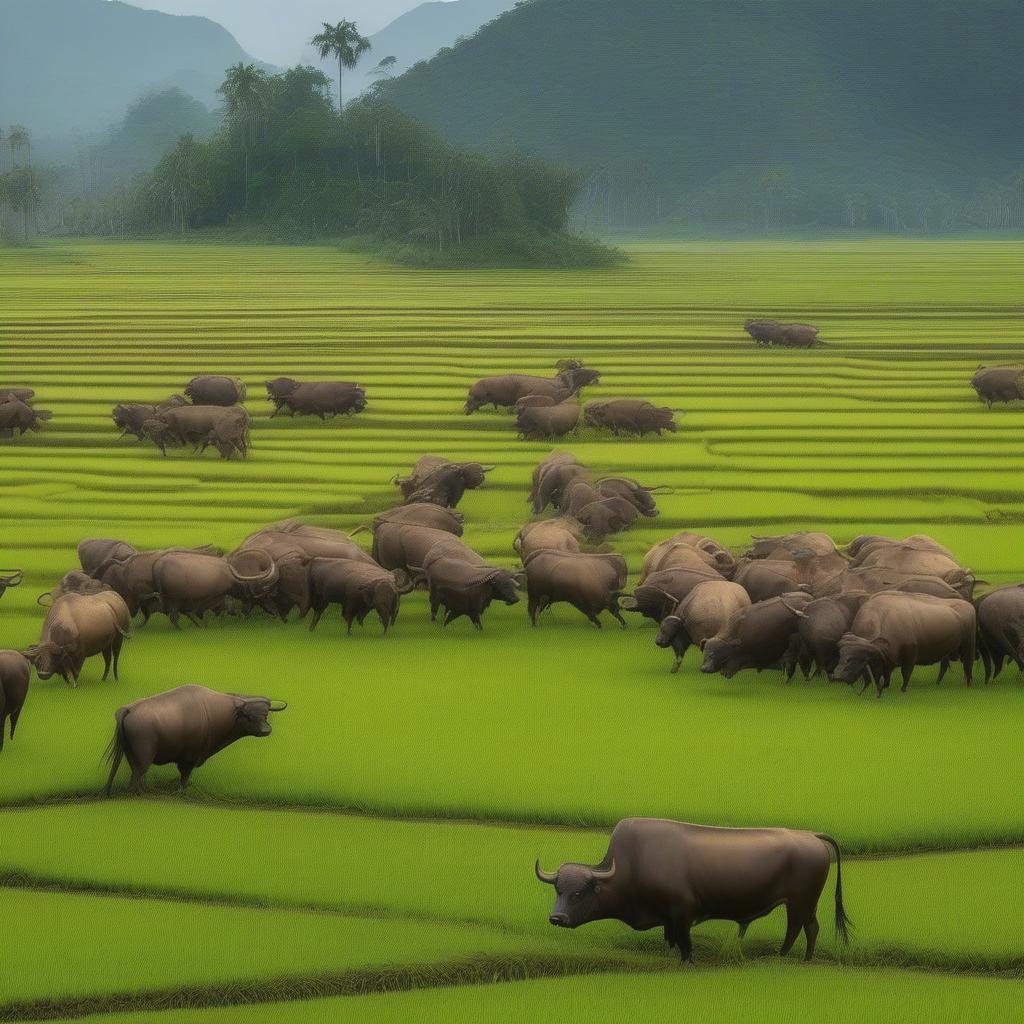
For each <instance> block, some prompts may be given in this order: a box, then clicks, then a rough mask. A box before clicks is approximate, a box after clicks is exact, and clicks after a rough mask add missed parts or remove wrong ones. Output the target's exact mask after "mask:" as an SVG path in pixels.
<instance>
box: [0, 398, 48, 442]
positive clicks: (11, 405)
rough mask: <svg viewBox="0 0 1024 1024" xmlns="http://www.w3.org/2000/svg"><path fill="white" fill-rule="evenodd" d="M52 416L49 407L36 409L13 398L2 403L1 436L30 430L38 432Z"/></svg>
mask: <svg viewBox="0 0 1024 1024" xmlns="http://www.w3.org/2000/svg"><path fill="white" fill-rule="evenodd" d="M52 418H53V413H52V412H50V411H49V410H48V409H36V408H35V407H34V406H31V405H27V404H26V403H25V402H22V401H20V400H19V399H17V398H12V399H10V400H9V401H6V402H4V403H3V404H0V436H10V435H12V434H16V435H18V434H26V433H28V431H30V430H31V431H34V432H36V433H38V432H39V430H40V429H41V428H42V424H43V423H45V422H46V421H47V420H50V419H52Z"/></svg>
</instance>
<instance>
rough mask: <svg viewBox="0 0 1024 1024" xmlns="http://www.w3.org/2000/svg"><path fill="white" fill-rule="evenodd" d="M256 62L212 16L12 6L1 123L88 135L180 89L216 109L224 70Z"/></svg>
mask: <svg viewBox="0 0 1024 1024" xmlns="http://www.w3.org/2000/svg"><path fill="white" fill-rule="evenodd" d="M251 60H252V58H251V57H249V56H248V54H246V53H245V51H244V50H243V49H242V48H241V47H240V46H239V45H238V43H237V42H236V41H235V39H234V37H233V36H231V35H230V33H228V32H227V31H226V30H225V29H223V28H221V26H220V25H217V24H215V23H214V22H212V21H209V20H207V19H206V18H185V17H176V16H173V15H167V14H161V13H159V12H156V11H143V10H139V9H138V8H136V7H131V6H129V5H128V4H123V3H118V2H111V0H3V31H2V32H0V124H4V125H6V124H13V123H21V124H24V125H26V126H27V127H29V128H30V129H31V130H32V131H33V132H35V133H38V134H40V135H48V136H51V137H55V136H60V135H64V134H67V133H70V132H72V131H76V132H80V133H82V134H84V135H88V134H90V133H92V132H94V131H97V130H100V129H103V128H106V127H107V126H108V125H110V124H112V123H117V122H119V121H120V120H121V118H122V117H123V116H124V114H125V111H126V110H127V109H128V107H129V105H130V104H131V103H132V102H133V101H136V100H137V99H138V98H139V97H140V96H142V95H144V94H146V93H149V92H153V91H158V90H163V89H168V88H172V87H176V88H179V89H181V90H182V91H183V92H185V93H187V94H189V95H190V96H192V97H194V98H195V99H197V100H200V101H201V102H202V103H204V104H206V105H207V106H212V105H213V104H215V102H216V101H217V96H216V89H217V86H218V85H219V84H220V82H221V81H222V80H223V77H224V69H225V68H227V67H228V66H230V65H231V64H236V63H238V61H246V62H249V61H251Z"/></svg>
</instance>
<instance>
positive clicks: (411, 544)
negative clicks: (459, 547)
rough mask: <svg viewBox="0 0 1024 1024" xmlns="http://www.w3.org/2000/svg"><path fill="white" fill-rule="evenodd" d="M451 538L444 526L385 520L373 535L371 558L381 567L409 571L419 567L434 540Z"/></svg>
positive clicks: (438, 541) (441, 541)
mask: <svg viewBox="0 0 1024 1024" xmlns="http://www.w3.org/2000/svg"><path fill="white" fill-rule="evenodd" d="M452 539H453V535H452V534H450V533H448V532H447V531H446V530H433V529H431V528H430V527H428V526H405V525H403V524H402V523H385V524H384V525H383V526H381V527H380V529H378V530H377V532H376V533H375V534H374V535H373V558H374V559H375V560H376V561H377V562H378V563H379V564H380V565H382V566H383V567H384V568H385V569H389V570H392V571H393V570H395V569H404V570H405V571H406V572H413V571H415V570H416V569H422V568H423V563H424V562H425V561H426V558H427V555H428V554H429V553H430V549H431V548H432V547H434V545H435V544H439V543H443V542H444V541H449V540H452Z"/></svg>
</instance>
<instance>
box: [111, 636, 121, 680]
mask: <svg viewBox="0 0 1024 1024" xmlns="http://www.w3.org/2000/svg"><path fill="white" fill-rule="evenodd" d="M123 646H124V637H123V636H121V634H120V633H118V634H117V639H116V640H115V641H114V646H113V648H112V651H113V655H114V680H115V681H117V680H119V679H120V678H121V677H120V675H119V674H118V663H119V662H120V660H121V648H122V647H123Z"/></svg>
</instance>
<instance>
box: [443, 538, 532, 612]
mask: <svg viewBox="0 0 1024 1024" xmlns="http://www.w3.org/2000/svg"><path fill="white" fill-rule="evenodd" d="M453 539H454V538H449V540H453ZM426 573H427V585H428V588H429V592H430V616H431V618H432V619H433V618H435V617H436V616H437V613H438V612H439V611H440V610H441V609H444V611H445V618H444V624H445V625H446V626H447V625H448V624H449V623H451V622H454V621H455V620H456V619H458V618H460V617H461V616H465V617H466V618H468V619H469V620H470V622H472V623H473V625H474V626H475V627H476V628H477V629H478V630H482V629H483V623H482V622H481V617H482V616H483V614H484V612H485V611H487V609H488V608H489V607H490V605H491V602H492V601H502V602H504V603H505V604H508V605H512V604H518V603H519V586H518V577H517V576H516V575H515V574H513V573H511V572H509V571H508V570H507V569H499V568H497V567H496V566H493V565H487V564H486V563H485V564H483V565H474V564H472V563H471V562H469V561H467V560H466V559H465V558H463V557H460V555H459V553H457V552H454V551H452V549H451V548H449V549H448V550H447V551H446V553H445V556H444V557H440V558H435V559H433V560H431V561H430V563H429V568H428V569H427V570H426Z"/></svg>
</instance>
